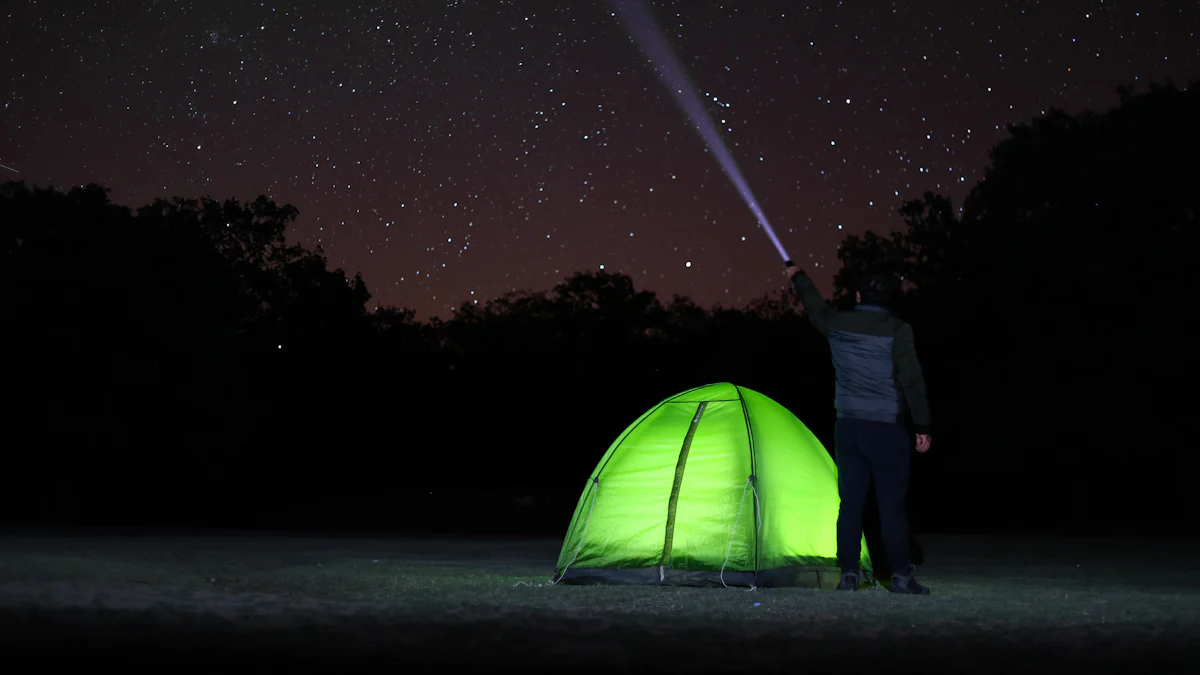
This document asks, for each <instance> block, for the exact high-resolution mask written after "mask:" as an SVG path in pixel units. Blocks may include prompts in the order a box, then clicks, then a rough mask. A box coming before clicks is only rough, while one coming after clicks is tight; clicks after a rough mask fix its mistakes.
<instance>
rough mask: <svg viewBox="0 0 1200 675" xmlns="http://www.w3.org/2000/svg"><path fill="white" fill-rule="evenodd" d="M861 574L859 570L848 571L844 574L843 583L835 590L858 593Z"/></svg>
mask: <svg viewBox="0 0 1200 675" xmlns="http://www.w3.org/2000/svg"><path fill="white" fill-rule="evenodd" d="M858 580H859V574H858V570H847V571H845V572H842V581H841V583H839V584H838V585H837V588H836V589H835V590H839V591H857V590H858Z"/></svg>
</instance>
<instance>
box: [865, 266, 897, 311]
mask: <svg viewBox="0 0 1200 675" xmlns="http://www.w3.org/2000/svg"><path fill="white" fill-rule="evenodd" d="M899 291H900V284H899V282H897V281H896V279H895V277H893V276H892V275H890V274H884V273H882V272H870V273H868V274H866V275H864V276H863V278H862V279H860V280H859V282H858V292H859V293H861V294H862V302H863V304H865V305H878V306H880V307H888V306H890V305H891V304H892V299H893V298H895V297H896V293H898V292H899Z"/></svg>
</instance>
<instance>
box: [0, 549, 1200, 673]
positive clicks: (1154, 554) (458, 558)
mask: <svg viewBox="0 0 1200 675" xmlns="http://www.w3.org/2000/svg"><path fill="white" fill-rule="evenodd" d="M559 543H560V542H559V541H552V540H528V539H526V540H504V539H499V538H480V539H475V540H466V539H456V540H448V539H447V540H439V539H404V538H377V539H353V540H351V539H338V538H332V539H322V538H297V537H282V536H267V535H260V536H250V535H241V536H228V535H222V536H215V535H214V536H186V537H185V536H154V537H149V536H143V537H114V536H72V537H56V536H52V535H43V536H30V535H21V536H13V535H10V536H6V537H5V538H4V539H3V540H0V636H2V637H0V642H2V643H3V645H4V648H5V652H6V653H9V654H13V653H17V652H29V653H34V654H36V656H37V659H38V660H37V663H39V664H42V665H46V664H48V663H53V662H54V661H55V659H59V658H61V659H74V658H78V657H79V656H80V655H82V654H83V652H82V651H80V650H79V648H86V649H87V650H88V658H89V660H90V662H91V663H93V664H95V663H100V662H102V661H103V660H104V659H105V658H106V657H112V658H120V659H124V660H128V659H133V660H135V661H136V660H142V661H143V662H144V663H153V664H155V665H157V666H160V667H161V666H162V665H169V664H174V665H180V666H186V665H194V664H197V663H200V662H208V663H228V664H236V663H239V662H241V663H245V662H247V661H253V662H254V663H255V664H256V666H261V665H262V664H263V662H264V661H265V662H266V663H272V662H274V663H277V664H280V665H283V664H301V665H303V666H305V667H314V666H315V667H318V668H322V669H324V668H333V667H338V668H340V667H343V665H345V664H347V663H348V662H346V661H344V659H347V658H353V659H364V660H366V661H364V663H365V662H383V663H386V664H392V665H396V666H416V667H418V668H421V667H422V666H428V667H430V668H432V667H434V666H436V667H437V669H438V670H440V669H441V668H443V667H450V666H453V665H460V666H467V667H471V668H487V669H488V670H502V671H506V672H508V671H514V672H533V671H554V672H628V671H634V672H784V671H786V672H790V673H811V672H830V671H835V670H836V671H837V672H863V671H865V672H876V673H882V672H921V673H930V672H1013V671H1018V672H1063V670H1068V671H1070V672H1126V671H1129V670H1138V671H1147V672H1148V669H1150V668H1153V669H1154V670H1155V671H1156V672H1200V668H1198V666H1200V580H1198V579H1197V576H1196V571H1197V565H1196V562H1195V561H1196V560H1197V557H1196V554H1197V552H1200V547H1198V546H1197V545H1196V544H1195V543H1192V542H1188V543H1178V542H1170V541H1166V540H1133V539H1112V540H1068V539H1051V538H1039V539H1009V538H986V537H945V538H929V539H928V540H925V541H923V544H924V546H925V548H926V556H927V560H928V564H927V565H925V566H924V567H922V568H920V569H919V570H918V578H919V579H920V580H921V581H922V582H924V583H926V584H927V585H929V586H930V587H931V588H932V589H933V595H931V596H929V597H908V596H894V595H891V594H889V593H887V592H886V591H883V590H877V591H866V592H858V593H836V592H832V591H814V590H801V589H759V590H756V591H753V592H746V591H745V590H744V589H737V590H733V589H728V590H727V589H692V588H659V587H620V586H604V587H577V586H567V585H559V586H552V585H549V584H548V583H547V581H548V579H549V574H550V572H551V570H552V568H553V566H554V561H555V558H556V556H557V553H558V546H559ZM68 647H72V648H75V649H67V648H68ZM329 658H336V659H338V660H337V661H322V660H321V659H329ZM335 664H341V665H335Z"/></svg>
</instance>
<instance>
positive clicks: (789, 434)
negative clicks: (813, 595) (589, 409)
mask: <svg viewBox="0 0 1200 675" xmlns="http://www.w3.org/2000/svg"><path fill="white" fill-rule="evenodd" d="M838 505H839V499H838V486H837V466H836V465H835V464H834V462H833V459H832V458H831V457H830V456H829V453H828V452H826V451H825V448H824V447H823V446H822V445H821V443H820V441H818V440H817V439H816V437H815V436H813V434H812V432H811V431H809V430H808V427H806V426H804V424H803V423H802V422H801V421H800V420H799V419H797V418H796V416H795V415H793V414H792V413H791V412H789V411H788V410H787V409H786V408H784V407H783V406H781V405H779V404H778V403H776V402H775V401H773V400H771V399H770V398H768V397H766V396H764V395H762V394H760V393H758V392H755V391H752V390H750V389H746V388H745V387H738V386H736V385H733V384H730V383H720V384H712V385H707V386H703V387H698V388H696V389H691V390H689V391H685V392H683V393H681V394H678V395H676V396H672V397H671V398H668V399H666V400H664V401H662V402H661V403H659V404H658V405H656V406H654V407H653V408H651V409H650V410H649V411H647V412H646V413H644V414H643V415H642V416H641V417H639V418H638V419H637V420H636V421H635V422H634V423H633V424H631V425H629V427H628V428H626V429H625V431H624V432H623V433H622V434H621V435H620V436H618V437H617V439H616V440H615V441H614V442H613V443H612V445H611V446H609V448H608V451H607V452H605V453H604V456H603V457H602V458H601V459H600V463H599V464H598V465H597V467H596V470H595V472H594V473H593V474H592V476H591V478H589V480H588V484H587V487H586V488H585V489H584V492H583V494H582V495H581V496H580V498H579V503H578V505H577V506H576V508H575V514H574V516H573V517H572V519H571V524H570V527H569V528H568V530H567V536H566V539H565V540H564V542H563V547H562V551H561V553H559V557H558V564H557V566H556V568H555V579H559V580H561V582H562V583H627V584H662V585H687V586H708V585H722V584H725V585H729V586H734V585H740V586H807V587H818V586H819V587H825V588H829V587H832V586H834V585H836V584H837V583H838V580H839V572H840V570H839V569H838V565H837V559H836V558H837V532H836V531H837V514H838ZM860 558H861V559H860V564H861V565H862V568H863V570H864V571H867V572H869V570H870V569H871V568H870V558H869V556H868V555H867V548H866V541H865V539H864V541H863V545H862V553H861V556H860Z"/></svg>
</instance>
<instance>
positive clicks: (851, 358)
mask: <svg viewBox="0 0 1200 675" xmlns="http://www.w3.org/2000/svg"><path fill="white" fill-rule="evenodd" d="M786 273H787V276H788V278H789V279H790V280H791V281H792V284H793V285H794V286H795V288H796V292H797V293H799V295H800V301H801V303H803V305H804V309H805V312H806V313H807V315H808V317H809V319H810V320H811V321H812V323H813V325H814V326H816V328H817V330H819V331H820V332H821V333H822V334H823V335H825V336H826V337H827V338H828V340H829V349H830V352H831V354H832V356H833V367H834V371H835V373H836V378H837V380H836V392H835V397H834V406H835V407H836V408H837V423H836V426H835V430H834V454H835V456H836V458H837V465H838V492H839V493H840V494H841V502H842V505H841V510H840V511H839V513H838V522H837V548H838V554H837V555H838V564H839V565H840V566H841V568H842V580H841V583H839V584H838V589H839V590H855V589H857V588H858V586H859V581H860V579H861V570H860V569H859V567H858V558H859V553H860V551H861V548H860V547H861V544H860V542H861V541H862V530H863V507H864V505H865V504H866V501H867V492H868V491H869V490H870V488H871V483H872V479H874V483H875V498H876V501H877V503H878V504H879V521H880V529H881V530H882V535H883V542H884V548H885V549H886V552H887V557H888V562H889V566H890V567H891V572H892V583H891V586H890V587H889V590H891V591H892V592H894V593H913V594H919V595H927V594H928V593H929V589H928V588H926V587H925V586H922V585H920V584H918V583H917V581H916V579H914V578H913V575H912V565H911V564H910V560H909V547H908V517H907V509H906V503H907V497H908V471H909V451H910V448H911V445H910V442H909V438H908V430H907V429H906V428H905V425H904V422H905V414H906V412H907V411H911V412H912V417H913V424H914V426H915V427H916V433H917V439H916V440H917V452H925V451H927V450H928V449H929V445H930V438H929V423H930V413H929V402H928V399H927V398H926V396H925V378H924V376H923V375H922V374H921V364H920V362H919V361H918V360H917V350H916V345H915V343H914V342H913V333H912V327H911V326H909V325H908V324H907V323H905V322H904V321H901V320H900V319H899V318H897V317H895V316H893V315H892V314H891V313H890V312H889V311H888V306H889V304H890V303H891V300H892V298H893V297H894V296H895V295H896V293H897V292H898V291H899V284H898V283H896V281H895V280H894V279H892V278H890V277H888V276H885V275H882V274H868V275H866V276H865V277H864V278H863V279H862V281H861V282H860V284H859V286H858V293H857V294H856V298H857V301H858V306H857V307H855V309H853V310H851V311H848V312H839V311H837V310H835V309H834V308H833V307H831V306H829V304H828V303H826V302H825V300H824V299H823V298H822V297H821V294H820V293H819V292H818V291H817V287H816V286H815V285H814V284H813V282H812V279H811V278H809V276H808V274H806V273H805V272H804V270H801V269H799V268H797V267H795V266H793V265H789V266H788V267H787V269H786Z"/></svg>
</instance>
